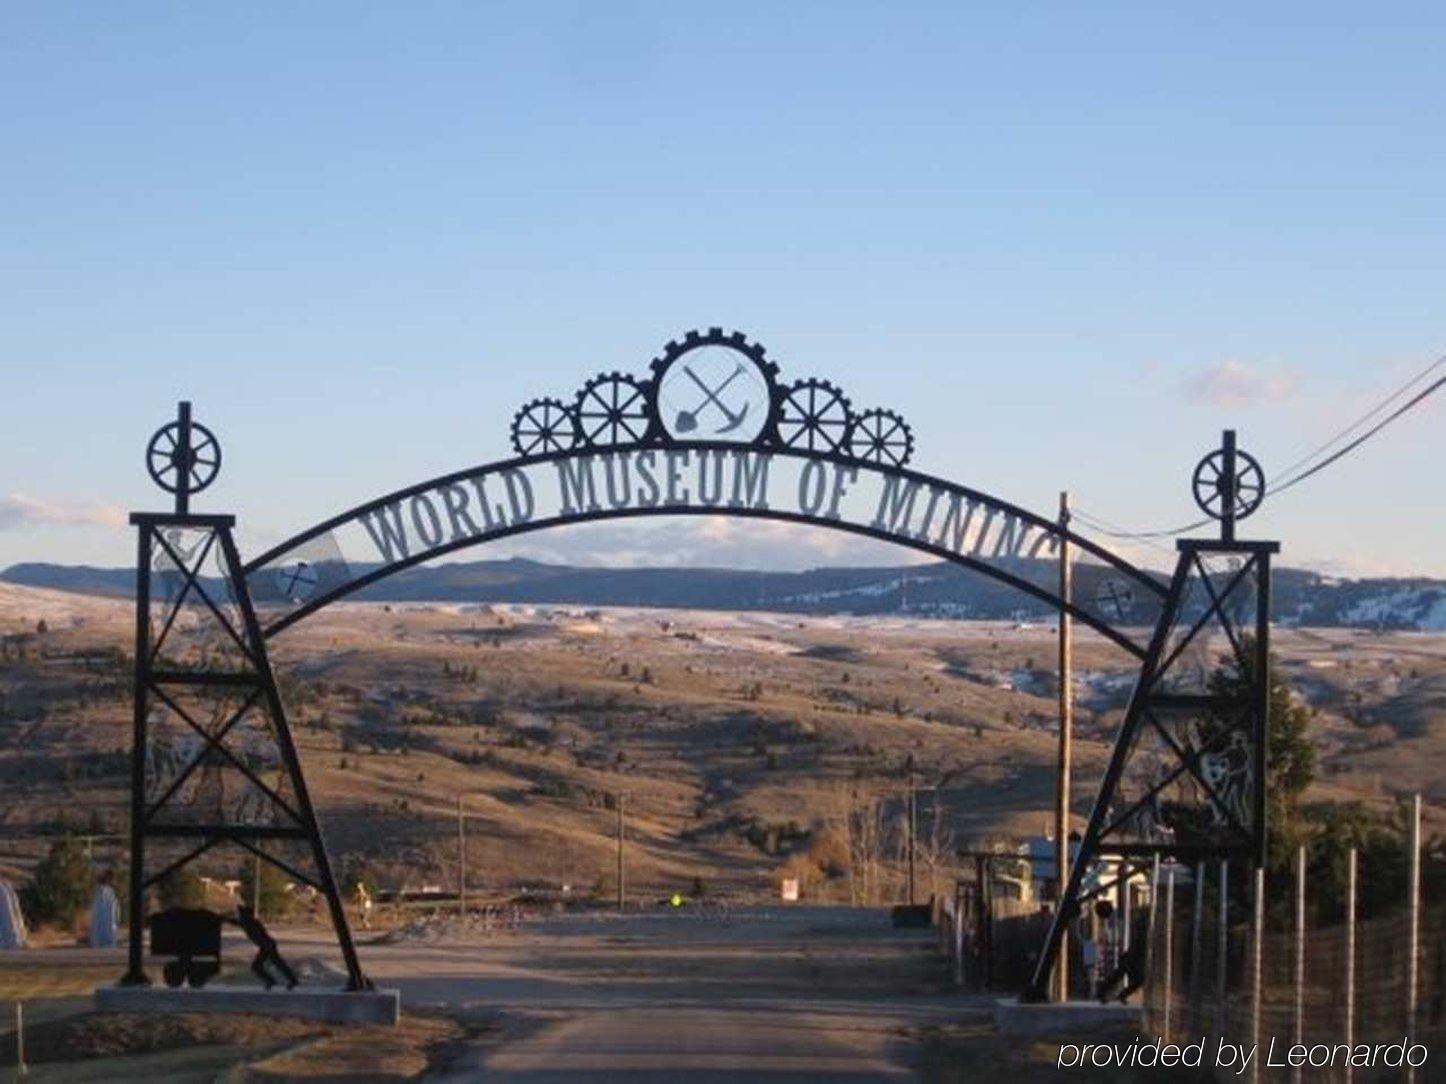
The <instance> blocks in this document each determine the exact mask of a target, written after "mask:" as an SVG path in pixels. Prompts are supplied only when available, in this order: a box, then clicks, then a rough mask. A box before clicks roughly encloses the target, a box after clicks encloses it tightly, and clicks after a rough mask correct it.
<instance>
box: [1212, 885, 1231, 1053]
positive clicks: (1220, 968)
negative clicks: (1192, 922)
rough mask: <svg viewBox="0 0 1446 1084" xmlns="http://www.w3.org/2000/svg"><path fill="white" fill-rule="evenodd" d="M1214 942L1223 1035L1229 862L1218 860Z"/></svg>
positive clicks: (1217, 1012) (1217, 1011)
mask: <svg viewBox="0 0 1446 1084" xmlns="http://www.w3.org/2000/svg"><path fill="white" fill-rule="evenodd" d="M1216 926H1217V927H1218V930H1217V937H1216V944H1215V1016H1216V1019H1217V1020H1218V1022H1219V1029H1220V1037H1221V1038H1222V1039H1223V1038H1224V1037H1225V1025H1226V1023H1227V1020H1226V1016H1225V972H1226V970H1227V969H1228V967H1229V964H1230V956H1229V942H1230V862H1229V860H1228V859H1224V858H1222V859H1221V860H1220V914H1219V916H1218V920H1217V922H1216Z"/></svg>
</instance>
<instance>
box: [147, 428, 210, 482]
mask: <svg viewBox="0 0 1446 1084" xmlns="http://www.w3.org/2000/svg"><path fill="white" fill-rule="evenodd" d="M189 429H190V439H189V442H187V440H186V438H185V436H184V435H183V432H182V425H181V423H180V422H170V423H169V424H167V425H163V426H161V428H160V429H158V430H156V434H155V436H153V437H151V442H150V444H148V445H147V446H146V470H147V471H149V472H150V475H151V480H152V481H153V482H155V483H156V485H158V486H160V487H161V488H162V489H164V490H165V491H166V492H167V493H178V492H180V491H181V490H183V489H184V490H185V491H186V492H187V493H199V492H200V491H201V490H203V489H205V488H206V487H207V486H208V485H210V484H211V483H212V482H214V481H215V480H216V474H217V472H218V471H220V469H221V442H220V441H218V440H217V439H216V435H215V434H214V433H212V432H211V430H209V429H207V428H206V427H205V426H204V425H202V424H201V423H200V422H191V423H190V424H189Z"/></svg>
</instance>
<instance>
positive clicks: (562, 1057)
mask: <svg viewBox="0 0 1446 1084" xmlns="http://www.w3.org/2000/svg"><path fill="white" fill-rule="evenodd" d="M931 936H932V935H931V934H930V932H929V931H916V930H894V929H892V928H891V927H890V925H889V921H888V916H887V913H886V912H884V911H881V910H853V909H847V908H809V907H803V908H788V909H784V908H751V909H748V910H746V911H741V912H737V913H733V914H730V915H729V916H728V917H726V918H720V917H717V916H708V917H700V916H698V915H696V914H690V913H687V912H686V911H685V912H683V913H678V912H672V911H666V910H660V911H657V912H654V913H648V914H642V915H635V916H628V917H619V916H616V915H595V916H586V917H577V918H554V919H551V920H547V921H542V922H537V923H532V924H528V925H526V926H524V927H523V928H522V929H521V930H519V931H517V932H515V933H511V934H506V935H502V936H499V937H497V938H495V939H493V940H490V941H478V940H477V939H467V940H465V941H464V940H461V939H458V940H453V941H449V940H447V939H445V937H444V938H443V939H442V940H440V941H438V942H435V943H428V942H425V941H423V942H416V943H407V942H402V943H393V944H386V945H370V946H365V947H364V948H363V952H364V959H365V962H366V965H367V967H368V970H369V972H370V973H371V975H372V976H373V978H374V979H375V980H376V981H377V982H378V984H379V985H386V986H397V987H399V988H400V989H401V990H402V993H403V998H404V1001H405V1003H406V1004H408V1005H412V1006H416V1007H423V1006H436V1007H439V1008H440V1007H444V1006H445V1008H446V1010H447V1011H448V1012H449V1013H451V1014H454V1015H457V1016H460V1017H461V1018H462V1019H463V1020H465V1021H467V1023H468V1024H469V1034H470V1038H469V1039H468V1040H466V1041H464V1042H462V1043H459V1044H458V1045H457V1046H456V1047H455V1048H454V1049H452V1050H450V1051H449V1052H448V1054H447V1056H446V1057H445V1058H444V1059H442V1064H441V1065H440V1066H439V1067H438V1068H437V1069H436V1071H435V1072H434V1073H432V1074H431V1075H430V1076H429V1079H433V1080H439V1081H467V1080H481V1079H484V1077H485V1079H486V1080H488V1081H496V1082H503V1084H505V1082H512V1081H517V1082H527V1084H547V1082H554V1081H556V1082H566V1084H594V1082H605V1081H652V1080H656V1081H662V1080H670V1081H671V1080H679V1079H682V1078H684V1077H686V1078H687V1079H689V1080H690V1081H694V1082H698V1081H702V1082H711V1081H753V1082H769V1081H790V1082H793V1084H796V1082H798V1081H800V1080H840V1081H873V1080H879V1081H886V1080H909V1079H916V1078H917V1065H918V1057H917V1042H916V1036H917V1032H918V1029H920V1028H921V1027H924V1026H926V1025H929V1024H943V1023H947V1022H950V1021H958V1020H959V1019H961V1018H963V1017H968V1016H971V1015H973V1016H982V1015H983V1014H984V1013H985V1012H986V1011H987V1005H986V1003H985V1002H984V1001H982V1000H979V999H971V998H968V997H965V996H962V995H959V994H957V993H954V992H952V991H950V990H949V989H948V988H947V987H946V986H945V985H944V984H943V982H942V968H941V966H940V963H939V960H938V957H937V955H936V954H935V953H934V951H933V948H932V945H931V943H930V937H931Z"/></svg>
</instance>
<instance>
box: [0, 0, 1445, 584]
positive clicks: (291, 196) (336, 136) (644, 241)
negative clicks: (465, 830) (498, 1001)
mask: <svg viewBox="0 0 1446 1084" xmlns="http://www.w3.org/2000/svg"><path fill="white" fill-rule="evenodd" d="M1443 35H1446V15H1443V14H1442V12H1441V11H1440V9H1439V8H1433V7H1430V6H1421V7H1420V8H1418V9H1416V10H1412V9H1409V8H1406V7H1394V8H1390V9H1381V8H1374V9H1372V10H1370V11H1365V10H1363V9H1360V8H1350V7H1348V6H1345V5H1339V6H1327V5H1300V6H1291V5H1271V6H1269V7H1268V8H1267V7H1263V6H1261V5H1212V6H1209V8H1208V10H1207V9H1205V8H1202V7H1201V6H1200V5H1132V6H1111V5H1090V6H1088V7H1085V6H1080V5H1045V4H1037V5H1005V4H1000V5H962V4H950V5H929V6H923V5H908V4H896V3H891V4H874V5H855V4H816V5H815V4H803V3H794V4H767V5H764V4H759V5H748V4H727V5H716V4H715V5H701V4H666V5H665V4H657V5H648V4H626V3H617V4H603V3H598V4H576V3H566V4H518V5H511V6H503V5H475V4H438V3H416V4H406V5H402V4H393V5H379V4H355V3H351V4H323V3H308V4H289V5H280V4H247V5H219V4H209V5H198V4H130V5H112V4H101V3H96V4H62V3H50V4H36V5H23V6H22V5H18V4H12V5H6V6H4V7H3V8H0V103H3V104H0V161H3V169H0V238H3V242H0V297H3V298H4V305H3V311H4V317H3V319H0V369H3V372H4V374H5V382H4V400H3V401H4V414H3V422H4V424H3V426H0V464H3V465H0V564H4V563H9V562H11V561H19V560H34V559H51V560H62V561H87V562H92V563H106V564H122V563H124V562H125V561H126V560H127V559H128V558H129V556H130V554H131V552H132V548H131V547H132V542H131V539H130V538H129V536H128V532H127V529H126V528H125V527H124V526H123V525H121V524H120V522H119V517H118V515H117V513H118V511H119V510H122V509H128V508H133V507H154V506H160V503H161V502H160V499H159V498H160V495H159V494H158V493H156V492H155V491H154V490H153V488H152V487H151V485H150V483H149V481H148V479H147V478H146V476H145V473H144V470H143V467H142V458H141V451H142V448H143V446H144V442H145V440H146V438H147V437H148V436H149V434H150V432H151V430H152V429H153V428H154V427H155V426H157V425H158V424H160V423H161V422H163V421H165V420H166V419H167V417H169V416H170V414H171V413H172V412H173V410H174V403H175V400H176V399H177V398H179V397H181V396H183V395H184V396H188V397H190V398H191V399H193V400H194V401H195V403H196V410H197V416H198V417H199V418H200V419H201V420H203V421H205V422H207V423H208V424H210V425H212V426H213V428H215V429H216V430H217V431H218V433H219V434H220V435H221V438H222V441H223V443H224V445H225V449H226V464H225V469H224V470H223V473H222V477H221V479H220V481H219V482H218V483H217V484H216V485H215V486H214V487H213V488H212V489H211V490H210V491H209V492H208V493H206V494H205V496H204V497H202V498H201V499H200V501H199V506H200V507H202V508H206V509H210V510H227V511H234V512H236V513H237V514H238V515H239V516H240V517H241V524H242V527H243V529H244V535H243V539H244V540H245V541H246V542H247V543H248V548H254V546H256V545H259V544H262V543H268V542H272V541H276V540H278V539H280V538H282V537H284V536H286V535H288V534H290V533H292V532H293V531H295V530H298V529H300V528H301V527H303V526H306V525H308V524H310V523H311V522H313V521H314V520H316V519H318V518H321V517H323V516H325V515H329V514H331V513H332V512H334V511H338V510H340V509H342V508H344V507H347V506H349V505H351V504H353V503H356V502H357V501H359V500H361V499H364V498H367V497H371V496H374V495H377V494H379V493H381V492H384V491H387V490H390V489H392V488H395V487H397V486H399V485H403V484H406V483H410V482H414V481H419V480H421V479H423V478H425V477H429V476H431V475H434V474H437V473H440V472H442V471H444V470H450V469H455V468H458V467H461V466H465V465H468V464H471V463H481V462H484V461H487V460H490V459H493V458H497V457H499V456H501V455H503V454H505V453H506V451H507V430H508V424H509V423H510V420H511V418H512V414H513V412H514V411H515V410H516V408H517V406H518V405H519V404H520V403H522V402H523V401H525V400H526V399H529V398H531V397H533V396H536V395H542V394H562V393H570V392H571V391H572V390H574V389H575V388H576V387H577V386H579V385H580V384H581V383H582V381H583V380H584V379H585V378H586V377H588V376H589V375H592V374H593V373H595V372H597V371H599V370H611V369H615V368H616V369H623V370H640V369H643V368H644V367H645V365H646V362H647V360H648V359H649V358H650V357H652V356H653V354H654V353H655V352H656V351H657V349H658V348H659V346H660V345H661V344H662V343H664V342H666V341H667V340H668V339H669V338H671V337H673V336H675V335H677V334H678V333H680V332H682V331H683V330H685V329H687V328H690V327H694V326H708V325H715V324H716V325H725V326H729V327H738V328H741V329H744V330H746V331H748V332H749V333H750V334H752V335H754V336H755V337H756V338H758V339H760V340H762V341H763V342H765V343H766V344H767V345H768V346H769V347H770V349H771V351H772V352H773V353H774V355H775V356H776V357H777V358H778V360H779V361H780V363H781V364H782V365H783V366H784V371H785V373H787V374H790V375H796V376H805V375H820V376H825V377H828V378H830V379H833V380H834V381H835V382H837V383H839V384H841V385H843V386H844V387H845V389H846V390H847V391H848V393H849V394H850V395H851V396H852V397H853V398H854V399H855V400H857V401H859V402H867V403H881V404H885V405H891V406H894V407H896V408H897V409H899V410H900V411H901V412H902V413H904V414H905V415H906V416H907V417H908V418H909V420H910V422H911V423H912V425H913V427H914V431H915V435H916V439H917V443H918V452H917V463H918V465H919V466H921V467H922V468H923V469H925V470H929V471H931V472H934V473H938V474H943V475H945V476H948V477H951V478H954V479H957V480H959V481H961V482H964V483H966V484H969V485H974V486H977V487H979V488H982V489H985V490H988V491H990V492H993V493H997V494H999V495H1001V496H1004V497H1007V498H1010V499H1013V500H1015V501H1017V502H1019V503H1022V504H1024V505H1026V506H1029V507H1034V508H1038V509H1042V510H1048V509H1050V508H1052V507H1053V505H1054V502H1055V501H1056V499H1057V493H1058V491H1059V490H1060V489H1062V488H1067V489H1069V490H1070V491H1071V492H1072V493H1073V494H1074V496H1075V501H1076V503H1077V504H1078V505H1079V506H1081V507H1082V508H1085V509H1087V510H1089V511H1091V512H1093V513H1095V514H1096V515H1098V516H1103V517H1105V518H1107V519H1110V520H1113V521H1115V522H1118V523H1122V524H1126V525H1129V526H1131V527H1139V528H1150V527H1161V526H1170V525H1173V524H1176V523H1180V522H1185V521H1187V520H1189V519H1191V518H1193V505H1192V504H1191V503H1190V500H1189V496H1188V490H1187V481H1188V476H1189V472H1190V470H1191V469H1192V467H1193V465H1194V463H1195V461H1196V459H1197V458H1198V457H1199V456H1200V455H1201V454H1202V453H1203V452H1204V451H1205V450H1207V449H1208V448H1210V447H1211V446H1212V445H1213V443H1214V442H1215V441H1216V440H1217V439H1218V431H1219V429H1220V428H1221V427H1222V426H1224V425H1227V424H1231V425H1235V426H1236V427H1237V428H1238V429H1239V430H1240V432H1241V441H1242V444H1243V446H1245V447H1247V448H1250V449H1252V450H1253V451H1254V452H1255V453H1256V454H1257V455H1258V456H1259V457H1260V458H1261V460H1262V461H1263V463H1264V465H1265V467H1266V471H1267V473H1269V472H1270V471H1271V468H1272V466H1273V465H1274V466H1277V467H1279V466H1284V465H1285V464H1286V463H1288V462H1289V461H1291V460H1294V459H1295V458H1297V457H1298V456H1299V455H1301V454H1303V453H1304V452H1305V451H1308V450H1309V449H1310V448H1311V447H1313V446H1314V445H1315V444H1317V443H1319V442H1320V441H1321V440H1323V439H1325V438H1326V437H1328V436H1330V435H1331V434H1332V433H1333V432H1335V430H1337V429H1338V428H1339V427H1340V426H1341V425H1343V424H1345V423H1346V422H1348V421H1350V420H1351V419H1353V418H1354V417H1355V416H1356V415H1357V414H1358V413H1359V412H1360V411H1361V410H1362V409H1363V408H1364V407H1365V406H1367V405H1369V403H1370V402H1372V401H1373V400H1374V398H1377V397H1379V396H1381V395H1384V394H1385V393H1386V392H1388V391H1390V390H1392V389H1393V388H1394V387H1396V386H1397V385H1398V384H1400V383H1401V382H1402V381H1404V380H1405V379H1406V378H1407V377H1408V376H1409V375H1410V374H1411V373H1413V372H1414V371H1416V370H1418V369H1420V368H1421V367H1423V366H1425V365H1426V364H1428V363H1429V362H1430V361H1431V360H1432V359H1433V358H1434V357H1436V356H1437V355H1438V354H1440V353H1442V352H1446V314H1443V309H1442V305H1441V299H1442V296H1443V285H1446V279H1443V274H1442V271H1441V254H1442V252H1443V250H1446V245H1443V241H1446V216H1443V215H1442V213H1441V206H1442V203H1441V201H1442V193H1443V191H1446V143H1443V141H1442V140H1441V138H1440V131H1441V128H1440V117H1442V116H1443V115H1446V81H1443V80H1442V79H1441V78H1440V64H1439V62H1440V51H1441V47H1442V43H1443ZM1443 411H1446V396H1442V398H1441V400H1440V402H1435V401H1433V402H1432V404H1430V405H1429V406H1428V407H1426V408H1423V409H1422V410H1420V411H1418V412H1416V413H1415V414H1413V415H1412V416H1410V418H1409V419H1407V420H1404V421H1403V422H1401V423H1400V424H1398V425H1396V426H1394V427H1393V428H1392V429H1391V430H1389V431H1388V432H1387V433H1386V434H1383V436H1382V437H1381V438H1380V439H1379V440H1378V441H1377V442H1376V443H1374V444H1372V445H1370V446H1368V448H1367V449H1364V450H1363V451H1362V452H1361V453H1360V454H1358V455H1356V456H1353V457H1351V458H1350V459H1349V460H1347V461H1344V462H1342V463H1341V464H1340V465H1339V466H1338V467H1335V468H1332V469H1331V470H1329V471H1327V472H1325V473H1323V474H1322V475H1321V476H1320V477H1319V478H1318V479H1315V480H1312V481H1311V482H1309V483H1306V484H1304V485H1302V486H1300V487H1298V488H1297V489H1295V490H1292V491H1291V492H1290V493H1289V494H1285V495H1282V496H1281V497H1280V499H1279V501H1278V502H1277V503H1275V504H1274V505H1270V506H1268V507H1267V508H1266V509H1265V510H1263V511H1262V512H1261V513H1260V514H1259V515H1258V516H1257V517H1256V519H1255V520H1253V521H1252V522H1251V530H1252V531H1253V532H1256V533H1259V534H1265V535H1271V536H1278V537H1280V538H1281V539H1282V540H1283V541H1284V544H1285V550H1284V558H1283V559H1284V560H1285V562H1286V563H1289V564H1312V565H1317V566H1321V567H1327V568H1332V569H1336V570H1341V571H1347V572H1355V573H1366V572H1384V571H1392V572H1397V573H1409V572H1422V573H1431V574H1436V575H1446V525H1443V524H1442V522H1441V507H1442V497H1443V487H1442V482H1441V471H1440V465H1441V462H1442V459H1443V455H1446V425H1443V416H1446V415H1443ZM489 552H490V553H492V554H500V553H503V552H506V553H526V554H531V555H534V556H549V557H565V558H569V559H589V560H593V561H601V562H605V561H608V560H642V559H649V558H656V559H658V560H682V559H688V560H694V559H696V560H707V561H710V562H713V563H725V562H727V561H730V560H735V561H739V562H742V563H747V564H783V565H797V564H808V563H814V562H815V561H833V560H846V559H851V558H855V557H858V558H861V559H878V558H879V557H880V556H884V557H888V556H891V554H889V553H888V552H886V551H876V550H871V551H868V552H867V553H860V552H859V551H857V550H854V549H851V548H850V546H848V545H841V544H839V543H838V542H837V541H836V540H829V539H827V537H826V536H823V535H820V534H818V533H810V534H807V535H805V536H803V537H801V538H800V537H798V536H797V535H796V534H795V533H794V532H792V531H784V530H780V531H779V532H778V533H776V534H767V535H762V536H759V535H753V534H749V535H747V536H741V535H740V534H738V533H737V532H729V531H726V530H720V529H717V528H714V529H711V530H703V531H693V532H689V531H687V530H684V529H681V528H678V527H671V526H670V527H669V529H668V530H666V531H662V530H658V531H656V533H654V534H649V533H646V532H645V533H643V534H638V533H636V532H633V533H631V534H629V533H628V532H620V531H618V530H616V529H606V528H599V529H596V530H593V531H588V532H574V533H572V534H569V535H566V536H554V537H552V538H548V537H546V536H539V537H534V538H531V539H528V540H526V541H522V542H519V543H517V544H516V545H514V546H512V547H511V548H510V549H507V550H502V549H496V550H492V551H488V550H486V549H479V550H475V551H472V553H471V554H469V556H476V557H482V556H487V555H488V554H489Z"/></svg>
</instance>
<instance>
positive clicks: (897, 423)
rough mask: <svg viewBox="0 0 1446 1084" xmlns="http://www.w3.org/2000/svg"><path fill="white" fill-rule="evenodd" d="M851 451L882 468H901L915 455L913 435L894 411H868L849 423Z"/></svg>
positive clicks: (849, 445) (849, 448) (856, 457)
mask: <svg viewBox="0 0 1446 1084" xmlns="http://www.w3.org/2000/svg"><path fill="white" fill-rule="evenodd" d="M848 454H849V455H851V456H853V457H854V458H855V459H862V460H863V461H864V462H866V463H873V464H876V465H877V466H881V467H902V466H903V465H904V464H905V463H907V462H908V461H909V459H910V458H911V457H912V456H913V454H914V434H913V431H912V430H910V429H909V426H908V423H907V422H905V421H904V419H903V418H901V417H899V416H898V415H897V414H895V413H894V412H893V411H892V410H866V411H864V412H863V413H862V414H860V415H859V416H858V417H856V418H855V419H854V420H853V424H852V425H850V426H849V430H848Z"/></svg>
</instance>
